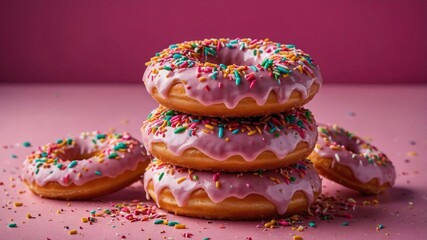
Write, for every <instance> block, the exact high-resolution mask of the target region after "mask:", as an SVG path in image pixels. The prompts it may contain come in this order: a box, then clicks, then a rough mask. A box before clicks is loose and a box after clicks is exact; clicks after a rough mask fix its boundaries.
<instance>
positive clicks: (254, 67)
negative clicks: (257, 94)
mask: <svg viewBox="0 0 427 240" xmlns="http://www.w3.org/2000/svg"><path fill="white" fill-rule="evenodd" d="M250 68H252V70H254V72H258V68H257V67H256V66H254V65H252V66H250Z"/></svg>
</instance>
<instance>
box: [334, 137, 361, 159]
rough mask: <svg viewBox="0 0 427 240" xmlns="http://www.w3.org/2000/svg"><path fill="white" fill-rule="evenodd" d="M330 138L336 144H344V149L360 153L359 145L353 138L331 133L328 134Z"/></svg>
mask: <svg viewBox="0 0 427 240" xmlns="http://www.w3.org/2000/svg"><path fill="white" fill-rule="evenodd" d="M330 140H331V141H332V142H334V143H336V144H337V145H340V146H344V148H345V149H347V150H348V151H350V152H352V153H355V154H359V153H360V149H359V145H358V144H357V143H356V142H355V141H354V140H352V139H349V138H348V137H347V136H341V135H333V136H330Z"/></svg>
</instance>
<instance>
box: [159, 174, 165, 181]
mask: <svg viewBox="0 0 427 240" xmlns="http://www.w3.org/2000/svg"><path fill="white" fill-rule="evenodd" d="M164 175H165V173H164V172H162V173H160V176H159V181H160V180H162V178H163V176H164Z"/></svg>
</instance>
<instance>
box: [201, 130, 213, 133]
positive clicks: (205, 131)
mask: <svg viewBox="0 0 427 240" xmlns="http://www.w3.org/2000/svg"><path fill="white" fill-rule="evenodd" d="M202 131H203V132H204V133H206V134H210V133H211V131H209V130H208V129H202Z"/></svg>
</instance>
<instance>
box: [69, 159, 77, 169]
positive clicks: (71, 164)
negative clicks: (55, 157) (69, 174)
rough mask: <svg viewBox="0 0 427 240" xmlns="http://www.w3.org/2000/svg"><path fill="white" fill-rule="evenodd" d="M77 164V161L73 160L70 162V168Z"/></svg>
mask: <svg viewBox="0 0 427 240" xmlns="http://www.w3.org/2000/svg"><path fill="white" fill-rule="evenodd" d="M76 165H77V161H76V160H73V161H72V162H70V164H68V168H73V167H75V166H76Z"/></svg>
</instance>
